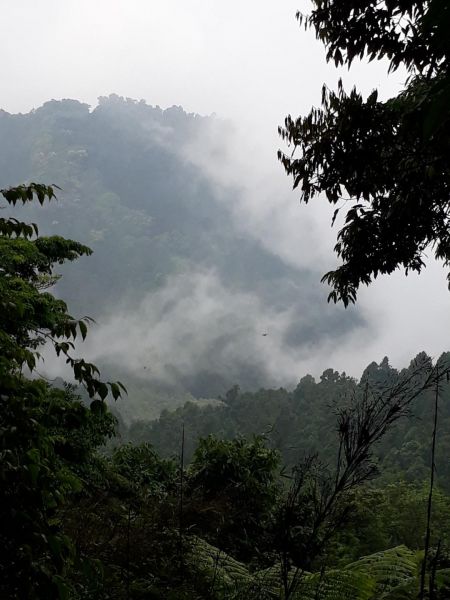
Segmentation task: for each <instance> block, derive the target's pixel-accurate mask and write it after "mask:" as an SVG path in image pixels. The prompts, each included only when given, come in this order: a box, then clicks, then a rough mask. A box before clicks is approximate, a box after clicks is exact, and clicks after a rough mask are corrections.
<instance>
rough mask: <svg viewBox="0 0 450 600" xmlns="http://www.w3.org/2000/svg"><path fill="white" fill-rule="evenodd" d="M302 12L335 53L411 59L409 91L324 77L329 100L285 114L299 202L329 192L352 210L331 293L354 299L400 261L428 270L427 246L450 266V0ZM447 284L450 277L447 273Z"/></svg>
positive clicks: (340, 0)
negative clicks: (383, 96)
mask: <svg viewBox="0 0 450 600" xmlns="http://www.w3.org/2000/svg"><path fill="white" fill-rule="evenodd" d="M313 4H314V10H313V11H312V12H311V14H309V15H308V16H304V15H301V14H300V13H298V14H297V18H298V20H299V21H300V22H301V23H304V24H305V27H307V28H308V27H310V28H313V29H314V30H315V32H316V36H317V37H318V38H319V39H320V40H321V41H322V42H323V43H324V45H325V48H326V50H327V55H326V56H327V60H328V61H330V60H333V61H334V62H335V64H336V65H347V66H348V67H350V65H351V64H352V62H353V60H354V59H355V58H360V59H362V58H364V57H368V58H369V60H373V59H386V58H387V59H388V60H389V63H390V70H395V69H398V68H399V67H404V68H406V69H407V71H408V72H409V78H408V81H407V83H406V86H405V88H404V90H403V91H402V92H401V93H400V94H399V95H398V96H397V97H394V98H391V99H389V100H387V101H381V100H379V99H378V93H377V91H376V90H375V91H373V92H372V93H371V94H370V95H369V97H368V98H366V99H364V98H363V96H362V94H361V93H359V92H358V91H357V90H356V89H353V90H352V91H351V92H350V93H346V92H345V91H344V88H343V85H342V82H341V81H340V82H339V85H338V89H337V91H336V92H335V91H332V90H330V89H328V88H327V87H325V86H324V88H323V92H322V106H321V108H313V109H312V110H311V112H310V113H309V114H308V115H307V116H306V117H300V118H298V119H293V118H292V117H291V116H288V117H287V118H286V120H285V124H284V127H280V129H279V132H280V135H281V137H282V138H283V139H284V140H285V141H286V142H287V143H288V144H289V145H291V146H293V152H292V154H289V155H288V154H286V153H284V152H282V151H280V152H279V159H280V161H281V162H282V164H283V166H284V168H285V170H286V172H287V174H288V175H291V176H292V177H293V180H294V188H298V189H300V191H301V199H302V201H303V202H305V203H307V202H309V201H310V200H311V199H312V198H313V197H315V196H318V195H320V194H324V195H325V196H326V198H327V200H328V202H329V203H330V204H332V205H334V206H335V207H336V209H335V211H334V216H333V220H332V224H334V222H335V220H336V218H337V216H338V214H339V212H340V211H341V210H344V212H345V218H344V225H343V227H342V228H341V229H340V231H339V233H338V235H337V243H336V245H335V252H336V254H337V256H338V257H339V258H340V259H342V264H341V265H340V266H338V267H337V268H336V269H335V270H333V271H329V272H328V273H326V274H325V275H324V276H323V278H322V281H325V282H327V283H328V284H330V285H331V287H332V290H331V293H330V294H329V300H333V301H334V302H338V301H342V302H343V303H344V305H345V306H347V305H348V304H349V303H353V302H355V301H356V296H357V291H358V288H359V286H360V285H361V284H365V285H369V284H370V283H371V281H372V280H373V279H375V278H376V277H377V276H378V275H379V274H390V273H392V272H393V271H394V270H395V269H397V268H403V269H405V272H406V273H408V272H409V271H411V270H412V271H417V272H420V271H421V269H422V268H423V266H424V260H423V257H424V253H425V250H426V249H427V248H428V247H429V246H431V247H432V249H433V251H434V254H435V256H436V258H438V259H442V260H443V261H444V264H445V265H446V266H447V267H448V266H450V234H449V226H450V217H449V211H450V192H449V188H450V61H449V53H450V37H449V36H448V31H449V27H450V7H449V6H448V2H446V0H428V1H425V2H423V1H419V0H407V1H406V2H403V1H400V0H387V1H386V2H379V1H378V0H363V1H357V0H350V1H348V0H313ZM449 285H450V275H449Z"/></svg>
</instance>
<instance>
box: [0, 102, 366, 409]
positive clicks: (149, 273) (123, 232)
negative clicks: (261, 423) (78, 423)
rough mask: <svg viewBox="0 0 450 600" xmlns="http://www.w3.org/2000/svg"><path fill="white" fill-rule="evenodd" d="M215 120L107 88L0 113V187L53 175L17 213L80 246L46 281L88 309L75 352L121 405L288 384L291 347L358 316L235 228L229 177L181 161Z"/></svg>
mask: <svg viewBox="0 0 450 600" xmlns="http://www.w3.org/2000/svg"><path fill="white" fill-rule="evenodd" d="M229 127H230V125H229V124H227V123H226V122H222V121H220V120H219V119H217V118H215V117H201V116H199V115H195V114H187V113H185V112H184V111H183V109H182V108H180V107H175V106H174V107H172V108H169V109H167V110H162V109H160V108H159V107H152V106H149V105H147V104H145V103H144V102H136V101H134V100H130V99H123V98H120V97H118V96H115V95H112V96H110V97H108V98H100V100H99V104H98V106H97V107H95V108H94V109H93V110H91V109H90V107H89V106H88V105H86V104H82V103H80V102H77V101H75V100H63V101H54V100H53V101H50V102H47V103H46V104H44V105H43V106H41V107H40V108H38V109H36V110H34V111H32V112H30V113H28V114H17V115H11V114H8V113H6V112H4V111H2V112H1V113H0V139H2V140H3V144H2V146H1V147H0V174H1V181H0V184H1V186H2V187H7V186H10V185H14V184H18V183H20V182H24V181H42V182H46V183H54V184H56V185H58V186H59V187H60V188H61V190H60V191H59V192H58V202H56V203H50V204H49V205H48V206H44V207H42V208H41V207H38V208H36V207H33V206H30V207H26V208H17V214H18V215H20V216H23V218H25V219H32V220H33V221H35V222H37V223H38V224H39V225H40V228H41V232H42V233H43V234H50V233H57V234H58V235H63V236H67V237H71V238H72V239H76V240H79V241H81V242H83V243H86V244H87V245H89V246H90V247H91V248H92V249H93V251H94V254H93V256H91V257H89V258H84V259H82V260H80V261H79V263H78V264H74V265H70V266H69V267H67V268H65V267H64V268H61V272H62V273H63V274H64V275H65V277H64V278H63V279H62V280H61V282H60V283H58V285H57V293H58V294H61V296H62V297H64V298H65V299H66V300H67V302H68V304H69V307H70V310H71V311H72V313H73V314H75V315H80V316H82V315H85V314H87V315H89V316H91V317H93V318H94V319H95V320H96V321H97V323H98V326H97V328H96V329H94V333H93V334H92V336H91V340H90V345H88V346H87V347H86V348H83V352H84V353H87V354H88V356H91V357H92V358H93V359H94V360H95V361H96V362H98V363H99V364H100V366H102V367H103V369H104V370H106V372H107V373H109V372H114V373H115V374H117V373H118V374H119V375H120V377H121V379H122V380H123V381H124V382H125V383H126V384H127V385H128V387H129V389H130V398H129V399H128V401H127V403H126V407H125V408H124V411H125V413H126V414H127V415H128V417H127V418H131V416H132V415H134V416H135V415H136V413H137V414H138V416H139V415H142V416H156V415H157V414H158V413H159V411H160V409H161V407H163V406H169V407H170V406H174V405H176V404H177V403H180V402H183V401H184V400H186V399H187V398H189V397H190V396H189V394H192V395H193V396H195V397H214V396H217V395H218V394H220V393H222V394H223V393H225V391H226V390H227V389H228V388H229V387H230V386H231V385H233V384H239V385H240V386H241V388H242V389H244V390H245V389H248V390H251V389H256V388H258V387H260V386H261V385H268V386H269V385H287V384H293V383H295V380H296V379H298V374H297V372H296V367H295V365H296V361H298V360H299V358H301V357H302V356H305V355H307V354H308V353H309V352H310V351H311V349H312V348H314V347H318V346H319V345H320V344H322V343H326V342H327V340H330V339H333V340H335V341H338V340H339V339H344V338H345V336H348V335H350V334H351V333H352V332H353V331H355V328H358V327H361V326H363V325H364V323H363V322H362V320H361V318H360V317H358V316H357V314H356V312H355V311H344V310H343V309H342V308H340V307H338V308H337V307H334V306H327V305H326V303H325V302H324V298H325V295H326V294H325V291H324V289H323V288H322V287H321V286H320V284H319V283H318V281H319V279H320V277H319V273H317V272H315V270H314V268H311V269H299V268H296V267H295V266H293V265H292V264H288V263H287V262H286V261H284V260H283V259H282V258H281V257H280V256H278V255H277V254H275V253H273V252H271V251H270V250H269V249H268V246H267V244H266V245H264V244H263V243H262V241H261V240H259V239H257V238H256V237H251V236H250V235H249V234H248V233H247V232H244V228H243V227H242V226H241V225H242V224H240V223H239V222H238V220H237V219H236V215H235V214H234V213H233V211H232V210H231V204H232V200H233V202H234V203H236V202H239V194H240V191H239V189H231V188H226V187H222V188H220V189H218V188H217V186H216V185H215V184H214V183H213V182H211V181H210V180H209V178H208V176H207V174H206V173H205V172H203V171H202V169H201V168H200V167H199V166H197V164H196V163H195V161H191V160H190V158H189V152H190V148H192V147H193V146H195V147H198V146H199V145H200V147H201V142H202V139H203V137H202V136H205V135H206V134H207V133H208V134H211V131H214V133H215V135H217V136H218V137H219V138H220V136H224V137H225V136H226V133H227V130H228V128H229ZM205 148H206V145H205ZM211 160H216V161H217V160H221V157H220V156H215V157H211ZM265 333H268V335H267V336H265V335H262V334H265ZM46 368H47V369H49V373H50V374H51V375H55V374H58V373H54V372H53V371H52V362H51V360H50V359H47V366H46ZM62 375H64V373H62ZM149 384H150V385H149ZM149 390H154V393H151V392H150V391H149Z"/></svg>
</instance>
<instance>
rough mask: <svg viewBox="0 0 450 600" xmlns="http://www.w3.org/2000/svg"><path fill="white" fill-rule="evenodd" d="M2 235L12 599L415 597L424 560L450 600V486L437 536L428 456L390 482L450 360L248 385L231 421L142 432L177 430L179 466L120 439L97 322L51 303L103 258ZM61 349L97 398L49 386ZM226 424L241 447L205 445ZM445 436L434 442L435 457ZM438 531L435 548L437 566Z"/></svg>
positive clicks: (5, 478)
mask: <svg viewBox="0 0 450 600" xmlns="http://www.w3.org/2000/svg"><path fill="white" fill-rule="evenodd" d="M2 195H3V197H4V199H5V201H6V203H7V204H8V205H14V204H16V203H17V202H22V203H27V202H29V201H32V200H33V199H34V198H36V199H37V200H38V201H39V203H40V204H44V203H45V201H46V200H54V190H53V188H51V187H45V186H42V185H38V184H30V185H29V186H19V187H16V188H11V189H7V190H3V191H2ZM0 225H1V237H0V240H1V244H2V253H1V263H0V265H1V269H0V273H1V278H0V284H1V289H2V295H1V297H2V313H1V320H0V332H1V336H0V343H1V354H0V356H1V362H0V367H1V378H0V381H1V395H0V398H1V402H2V411H1V413H0V447H1V452H2V455H1V456H2V461H1V464H0V477H1V480H2V482H3V486H2V488H1V499H0V507H1V520H2V523H3V526H2V529H1V532H0V535H1V553H0V564H1V566H2V579H1V582H0V592H1V594H2V597H7V598H11V599H17V600H19V599H21V598H36V599H41V598H42V599H43V598H60V599H67V598H70V599H73V600H81V599H83V598H86V599H87V598H89V599H92V598H98V599H99V600H100V599H102V600H103V599H104V600H106V599H127V600H128V599H131V598H135V599H138V598H186V597H195V598H205V599H206V598H208V599H214V598H216V599H217V600H219V599H224V598H233V597H234V598H243V597H247V598H255V600H256V598H276V597H282V598H285V599H288V598H302V599H304V598H316V599H318V600H320V599H324V600H326V599H327V598H330V597H331V598H333V597H339V598H347V597H348V598H356V599H357V598H365V599H369V598H378V597H379V595H380V594H381V593H388V594H390V593H391V592H392V593H393V594H400V593H403V594H404V593H407V594H413V593H414V590H417V589H419V587H420V586H421V579H420V577H418V575H417V573H418V569H419V567H420V564H421V563H422V562H423V565H424V567H423V569H422V571H423V573H424V575H426V580H427V589H431V590H432V591H433V593H434V594H435V597H438V596H436V594H441V595H442V597H445V594H446V593H447V592H448V583H449V578H448V571H447V569H446V567H447V561H448V560H449V559H448V558H447V550H446V547H447V545H448V543H449V536H450V530H449V529H448V516H449V514H450V497H449V496H448V495H447V494H446V491H445V473H444V474H442V475H444V477H443V481H444V483H443V484H442V485H441V486H440V488H436V489H435V490H434V503H433V513H432V518H431V519H428V520H427V517H426V508H427V505H429V503H428V493H429V486H427V485H426V484H424V483H419V482H418V480H417V478H416V480H415V481H414V482H408V481H407V480H408V479H412V476H411V469H413V470H414V468H416V469H419V471H420V469H422V471H423V473H421V475H420V476H422V475H426V473H425V470H426V466H425V459H424V456H422V457H421V458H422V462H421V463H420V464H419V465H418V466H417V465H416V462H417V460H416V461H414V460H413V461H411V457H410V456H406V462H405V464H402V463H401V460H402V456H403V454H404V448H402V447H401V446H402V445H401V444H400V447H399V448H398V454H397V455H395V452H394V453H392V451H391V454H394V456H395V457H396V459H395V460H394V461H393V468H392V471H391V474H394V473H395V477H396V478H397V480H396V483H395V485H390V484H389V483H386V481H383V480H374V477H375V475H376V472H377V460H376V459H375V457H374V455H373V452H374V450H375V448H376V447H377V446H378V448H381V449H383V448H384V449H386V448H389V447H390V446H391V447H392V446H395V440H401V439H402V431H401V429H399V427H398V426H399V424H400V426H401V425H402V424H403V425H404V426H405V422H407V415H408V414H409V412H410V410H417V409H418V410H422V411H423V412H424V414H423V415H422V416H423V417H425V416H428V415H429V412H430V410H429V408H428V406H427V403H429V401H430V398H431V399H432V398H436V397H440V398H441V403H442V406H443V407H444V411H443V419H444V420H445V419H446V418H447V414H446V399H447V396H448V390H449V384H448V383H447V377H448V373H449V370H450V368H449V365H448V356H447V355H443V356H442V357H441V358H440V359H439V361H437V363H436V364H435V365H434V364H433V362H432V361H431V359H430V358H429V357H427V356H426V355H425V354H422V355H419V356H418V357H416V359H415V360H414V361H412V363H411V365H410V366H409V368H408V369H404V370H403V371H402V372H400V373H397V372H396V371H395V370H394V369H392V368H391V367H390V366H389V364H388V361H387V360H384V361H383V362H382V363H381V364H380V365H376V364H372V365H370V366H369V367H368V369H366V371H365V373H364V374H363V377H362V378H361V381H360V382H359V383H357V382H356V381H355V380H353V379H351V378H349V377H346V376H345V374H342V375H339V374H338V373H336V372H334V371H333V370H331V369H329V370H327V371H325V372H324V374H323V376H322V378H321V381H320V382H319V383H315V381H314V380H313V378H311V377H305V378H303V379H302V380H301V382H300V383H299V385H298V386H297V388H296V389H295V390H294V391H293V392H291V393H288V392H286V391H285V390H276V391H273V390H272V391H271V390H262V391H260V392H258V393H255V394H249V393H246V394H240V392H239V389H238V388H237V387H234V388H232V389H231V390H230V391H229V392H228V393H227V394H226V396H225V398H224V399H223V400H221V401H220V402H219V403H218V404H217V406H210V407H204V408H203V409H200V408H199V407H195V406H194V407H193V406H192V405H189V404H188V405H186V406H185V407H184V409H183V411H178V414H177V413H175V415H170V414H169V413H165V414H164V415H163V416H162V418H161V419H160V421H159V422H158V423H156V424H153V425H148V426H145V425H143V424H140V425H139V426H138V425H136V426H135V427H134V430H135V431H134V435H136V434H137V433H138V432H139V429H140V432H141V435H145V434H146V433H150V434H151V435H153V436H155V434H156V433H157V432H158V431H159V432H160V434H161V433H162V434H163V435H161V437H160V440H159V443H160V442H161V440H162V439H164V438H165V439H166V442H167V441H169V440H171V441H173V440H177V441H178V448H173V447H172V448H171V447H169V448H167V447H166V448H163V449H164V450H165V451H166V452H167V451H168V450H169V451H170V450H171V449H173V450H175V452H173V454H174V456H169V457H166V458H164V457H161V456H159V455H158V453H157V452H156V451H155V449H154V448H153V447H152V446H151V445H150V444H148V443H147V442H145V441H143V442H141V443H138V444H126V443H123V442H122V443H120V441H119V440H117V438H116V440H115V441H114V440H113V439H111V438H113V436H114V430H115V428H116V427H117V421H116V419H115V418H114V417H113V416H112V414H111V413H110V412H109V410H108V408H107V405H106V403H105V399H106V397H107V395H108V393H111V395H112V397H113V398H116V399H117V398H118V397H119V396H120V394H121V393H122V392H123V390H124V388H123V386H122V385H121V384H120V383H114V382H108V383H105V382H103V381H101V380H100V379H98V375H99V373H98V369H97V367H96V366H95V365H93V364H91V363H89V362H86V361H85V360H84V359H82V358H77V357H76V356H75V355H74V352H75V350H76V348H75V346H74V343H73V342H74V340H75V339H76V338H77V336H78V335H81V336H82V337H83V338H84V337H85V336H86V334H87V326H88V324H89V319H86V318H85V319H82V320H77V319H74V318H73V317H72V316H71V315H70V314H69V313H68V310H67V306H66V304H65V303H64V302H63V301H62V300H60V299H57V298H55V296H53V295H52V294H51V293H50V292H49V291H48V289H49V287H51V286H52V285H53V284H54V282H55V277H54V276H53V274H52V273H53V266H54V264H56V263H63V262H65V261H72V260H74V259H77V258H79V257H80V256H82V255H83V254H89V253H90V249H89V248H87V247H86V246H83V245H81V244H79V243H78V242H73V241H71V240H66V239H64V238H61V237H57V236H53V237H42V236H40V235H39V231H38V228H37V226H36V225H34V224H31V225H30V224H27V223H24V222H21V221H18V220H17V219H14V218H8V217H6V218H2V220H1V221H0ZM45 344H47V345H49V346H50V347H53V349H54V351H55V352H56V354H57V355H58V356H61V357H64V358H65V361H66V363H67V364H68V365H69V367H70V368H71V370H72V372H73V376H74V378H75V380H76V381H77V382H78V384H80V385H81V386H82V388H80V389H79V391H80V392H81V391H82V390H84V391H83V392H82V393H83V399H82V398H81V397H80V396H79V395H77V389H76V388H74V387H73V386H71V385H68V384H65V385H63V386H62V387H61V388H58V387H54V386H53V387H52V386H50V385H49V383H47V382H46V381H45V380H43V379H42V378H41V377H40V376H38V373H37V371H36V366H37V361H38V360H39V358H40V353H39V350H40V348H41V347H43V346H44V345H45ZM33 372H35V377H34V378H31V379H30V378H29V374H30V373H31V374H32V373H33ZM27 373H28V374H27ZM436 394H437V395H438V396H436ZM333 402H334V403H335V411H334V414H333V411H332V410H331V406H330V405H331V404H332V403H333ZM326 408H328V410H325V409H326ZM183 413H184V414H183ZM190 415H196V419H190ZM180 416H182V417H184V421H185V425H183V427H182V428H180V429H181V431H180V434H181V435H180V436H177V431H176V429H177V422H178V423H179V424H180V425H181V421H180V420H178V421H177V419H180ZM302 416H305V417H306V418H305V422H304V423H302ZM205 417H206V419H205V423H203V425H202V418H205ZM211 417H212V418H213V419H215V420H216V424H217V423H219V422H220V423H221V425H223V427H225V428H228V431H227V432H225V431H224V430H223V429H220V430H219V431H218V434H220V437H219V436H212V435H209V436H207V437H203V438H200V439H197V436H196V433H197V432H196V431H195V427H196V428H197V429H198V428H199V427H200V428H201V427H202V426H206V427H207V428H208V430H211V429H214V427H212V426H211V422H208V419H210V418H211ZM256 417H258V419H256ZM283 417H284V420H283ZM333 421H334V425H333ZM165 423H169V428H170V430H168V429H167V427H166V430H165V433H164V424H165ZM283 423H284V424H283ZM288 423H289V424H290V425H291V426H292V427H291V429H290V430H289V429H288ZM205 424H206V425H205ZM270 424H272V425H274V427H272V428H271V430H270V431H267V433H266V436H261V435H257V434H258V433H260V432H261V428H266V426H267V425H270ZM122 428H123V426H122ZM238 428H240V429H242V431H238ZM294 428H295V429H294ZM216 429H217V428H216ZM333 429H334V430H335V434H336V435H335V436H334V439H333V435H332V434H331V432H332V431H333ZM147 430H148V431H147ZM131 431H132V429H130V432H131ZM236 433H246V434H247V435H248V437H247V438H244V437H242V436H237V437H236ZM224 434H225V435H224ZM252 434H253V435H252ZM314 435H316V436H317V437H316V440H314ZM429 435H430V432H429V431H427V427H426V426H425V427H423V435H422V436H421V437H420V438H419V448H420V452H421V453H422V454H423V455H425V454H426V451H425V447H426V438H427V436H429ZM150 437H151V436H150ZM226 437H228V438H230V439H224V438H226ZM277 439H278V443H277ZM389 439H390V442H389ZM108 440H109V441H108ZM281 440H283V443H280V442H281ZM317 440H320V445H321V448H322V449H323V450H324V452H321V453H320V454H321V456H319V453H314V450H315V449H316V447H317V446H318V445H319V444H318V441H317ZM155 441H156V439H155ZM290 442H294V443H295V445H296V448H295V449H293V448H289V446H288V444H289V443H290ZM420 443H422V444H423V446H424V447H423V448H421V447H420ZM389 444H390V446H389ZM444 451H445V446H444ZM420 452H419V453H418V456H419V455H420ZM282 454H283V455H284V456H282ZM382 454H383V450H382V452H381V454H380V458H381V459H382V460H384V458H383V456H382ZM388 455H389V454H388ZM187 459H190V461H189V462H188V460H187ZM378 462H379V461H378ZM381 464H382V465H383V462H381ZM440 475H441V474H440ZM403 476H404V479H405V480H404V481H403V482H401V483H398V478H400V479H401V478H402V477H403ZM387 481H388V482H389V478H388V480H387ZM371 482H372V484H371V485H369V484H370V483H371ZM412 523H413V524H414V527H413V528H412V527H411V524H412ZM425 530H428V531H429V536H428V537H427V540H428V541H427V548H429V547H434V548H435V550H434V551H431V550H429V551H428V552H427V554H426V556H425V560H424V558H423V553H422V547H423V532H424V531H425ZM361 556H366V558H361Z"/></svg>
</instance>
